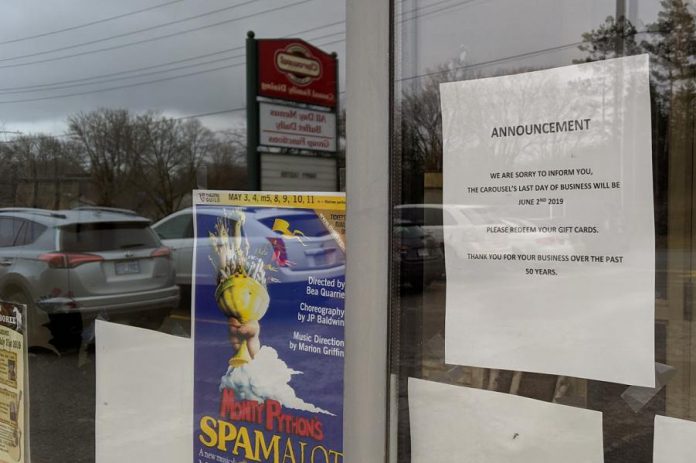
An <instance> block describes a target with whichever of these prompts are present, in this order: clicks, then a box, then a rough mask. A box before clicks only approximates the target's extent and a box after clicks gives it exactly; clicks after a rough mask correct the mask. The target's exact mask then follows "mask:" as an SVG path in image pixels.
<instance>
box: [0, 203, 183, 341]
mask: <svg viewBox="0 0 696 463" xmlns="http://www.w3.org/2000/svg"><path fill="white" fill-rule="evenodd" d="M174 275H175V274H174V267H173V265H172V261H171V255H170V250H169V248H167V247H165V246H163V245H162V243H161V242H160V240H159V238H158V237H157V235H156V234H155V233H154V232H153V231H152V229H151V228H150V221H149V220H148V219H146V218H144V217H141V216H138V215H137V214H135V213H134V212H132V211H127V210H120V209H111V208H98V207H88V208H77V209H73V210H59V211H49V210H42V209H29V208H7V209H0V297H2V299H5V300H8V301H12V302H19V303H23V304H26V305H27V307H28V315H27V319H28V320H27V326H28V332H29V344H30V346H42V345H43V346H44V347H48V346H47V345H46V343H47V341H48V339H49V335H48V333H46V332H45V326H48V327H49V329H50V330H51V333H50V334H51V335H52V337H53V339H52V340H51V341H50V342H51V344H52V345H53V346H55V347H58V348H61V347H65V346H66V345H73V344H78V345H79V343H80V341H81V337H82V332H81V331H82V326H83V318H85V319H86V321H91V320H93V319H94V318H96V317H98V316H102V317H104V318H113V317H129V318H133V317H134V318H137V319H138V321H147V322H148V323H151V324H152V325H155V324H161V322H162V320H163V319H164V318H165V317H167V316H168V315H169V313H170V312H171V310H172V309H173V308H174V307H176V306H177V305H178V302H179V289H178V287H177V286H176V284H175V281H174Z"/></svg>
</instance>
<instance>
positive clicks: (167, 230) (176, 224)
mask: <svg viewBox="0 0 696 463" xmlns="http://www.w3.org/2000/svg"><path fill="white" fill-rule="evenodd" d="M154 229H155V231H156V232H157V234H158V235H159V237H160V238H161V239H163V240H179V239H182V238H193V217H192V216H191V214H183V215H178V216H176V217H172V218H171V219H169V220H165V221H164V222H161V223H159V224H158V225H157V226H156V227H154Z"/></svg>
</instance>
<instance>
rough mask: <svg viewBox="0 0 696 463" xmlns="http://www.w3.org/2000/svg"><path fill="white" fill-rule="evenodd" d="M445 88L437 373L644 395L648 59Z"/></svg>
mask: <svg viewBox="0 0 696 463" xmlns="http://www.w3.org/2000/svg"><path fill="white" fill-rule="evenodd" d="M440 91H441V101H442V118H443V121H442V124H443V138H444V166H443V172H444V192H443V195H444V200H443V202H444V204H445V206H444V213H445V214H446V216H447V220H445V226H444V240H445V246H446V267H447V307H446V309H447V315H446V342H445V347H446V354H445V357H446V362H447V363H454V364H463V365H470V366H479V367H488V368H499V369H508V370H521V371H532V372H539V373H550V374H559V375H567V376H575V377H583V378H590V379H597V380H603V381H612V382H618V383H626V384H635V385H639V386H648V387H653V386H654V382H655V370H654V341H653V340H654V300H655V298H654V286H655V284H654V268H655V243H654V242H655V232H654V219H653V194H652V157H651V136H650V130H651V127H650V94H649V92H650V90H649V86H648V57H647V55H641V56H634V57H628V58H620V59H614V60H607V61H601V62H596V63H587V64H581V65H575V66H567V67H562V68H557V69H550V70H546V71H539V72H530V73H524V74H519V75H513V76H506V77H497V78H490V79H479V80H472V81H466V82H454V83H447V84H442V85H441V86H440ZM448 222H449V225H448Z"/></svg>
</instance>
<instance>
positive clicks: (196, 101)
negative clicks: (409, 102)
mask: <svg viewBox="0 0 696 463" xmlns="http://www.w3.org/2000/svg"><path fill="white" fill-rule="evenodd" d="M2 6H3V12H2V13H3V14H2V16H1V17H0V76H1V77H0V124H2V125H1V126H0V128H2V130H6V131H22V132H38V131H41V132H47V133H52V134H62V133H64V131H65V127H66V125H65V120H66V118H67V116H68V115H70V114H74V113H77V112H80V111H91V110H94V109H97V108H100V107H108V108H126V109H129V110H131V111H133V112H142V111H148V110H155V111H161V112H162V113H164V114H166V115H169V116H173V117H181V116H188V115H194V114H202V113H210V112H218V111H226V110H231V109H235V108H243V107H244V106H245V67H244V64H243V63H244V53H245V50H244V40H245V37H246V33H247V31H248V30H254V31H255V32H256V34H257V37H283V36H299V37H302V38H304V39H306V40H308V41H310V42H312V43H313V44H315V45H317V46H319V47H320V48H322V49H324V50H326V51H328V52H332V51H335V52H337V53H338V55H339V58H340V63H341V64H343V63H344V62H345V24H344V21H345V2H344V0H255V1H248V0H179V1H172V0H118V1H115V0H61V1H46V0H3V1H2ZM143 10H146V11H143ZM194 16H196V17H195V18H193V17H194ZM189 18H190V19H189ZM175 21H176V22H175ZM173 22H175V23H173ZM88 23H95V24H92V25H86V24H88ZM167 23H173V24H169V25H167ZM218 23H220V24H218ZM83 25H86V26H84V27H82V26H83ZM64 29H69V30H64ZM143 29H149V30H143ZM192 29H197V30H192ZM61 30H64V31H61ZM56 31H60V32H56ZM301 31H308V32H303V33H300V34H298V32H301ZM53 32H56V33H53ZM87 42H91V43H87ZM136 42H140V43H136ZM105 49H106V50H105ZM217 52H220V53H217ZM204 55H207V56H204ZM168 63H170V64H168ZM158 65H163V66H158ZM342 70H343V68H342V69H341V71H342ZM206 71H208V72H206ZM343 74H344V73H343V72H341V75H343ZM90 78H95V79H93V80H89V79H90ZM47 85H48V87H44V86H47ZM27 87H29V88H27ZM115 87H121V88H115ZM68 95H70V96H68ZM244 117H245V113H244V112H243V111H235V112H229V113H224V114H220V115H215V116H208V117H205V118H202V119H201V120H202V122H203V123H204V124H205V125H206V126H208V127H210V128H212V129H214V130H219V129H225V128H229V127H233V126H235V125H237V126H238V125H239V124H240V121H241V120H243V118H244ZM11 137H12V135H7V134H5V135H0V139H8V138H11Z"/></svg>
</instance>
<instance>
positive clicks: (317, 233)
mask: <svg viewBox="0 0 696 463" xmlns="http://www.w3.org/2000/svg"><path fill="white" fill-rule="evenodd" d="M260 222H261V223H263V224H264V225H265V226H267V227H268V228H271V229H275V230H276V231H278V232H281V230H282V232H283V233H290V234H292V235H303V236H309V237H311V238H318V237H321V236H326V235H328V234H329V230H328V229H327V228H326V227H325V226H324V224H323V223H322V222H321V220H319V219H318V218H317V215H316V214H287V215H274V216H272V217H267V218H263V219H260Z"/></svg>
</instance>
